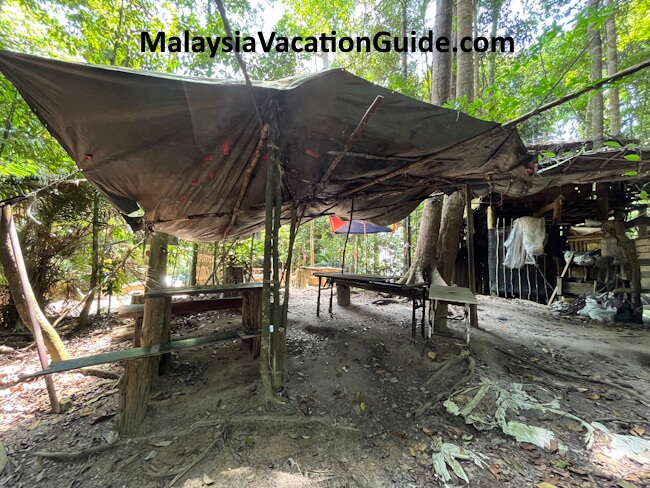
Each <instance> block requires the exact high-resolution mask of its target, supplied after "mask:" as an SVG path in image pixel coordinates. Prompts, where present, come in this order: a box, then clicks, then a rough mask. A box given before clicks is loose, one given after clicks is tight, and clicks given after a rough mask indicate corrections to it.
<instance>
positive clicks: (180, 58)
mask: <svg viewBox="0 0 650 488" xmlns="http://www.w3.org/2000/svg"><path fill="white" fill-rule="evenodd" d="M434 3H435V2H433V1H432V0H413V1H409V2H407V4H406V5H407V11H406V17H407V19H406V20H407V33H409V35H410V32H411V31H412V30H414V31H416V33H417V35H420V34H422V33H425V32H426V31H428V30H429V29H431V28H432V27H433V15H434ZM584 4H585V2H582V1H577V0H562V1H560V2H555V1H551V0H539V1H537V2H528V3H526V5H525V7H524V8H522V4H521V2H514V1H513V0H482V1H480V2H477V15H476V18H477V26H476V32H477V33H478V34H479V35H485V36H488V37H489V36H490V32H491V30H492V25H493V24H494V26H495V28H496V32H497V34H498V35H509V36H512V37H513V38H514V39H515V41H516V52H515V53H513V54H494V53H481V54H478V55H477V56H476V57H475V61H476V62H477V73H478V83H477V86H476V88H477V90H478V91H477V93H476V97H475V98H474V99H473V100H467V99H463V100H450V101H449V102H448V103H447V104H446V106H447V107H448V108H451V109H454V110H461V111H464V112H467V113H469V114H470V115H474V116H478V117H481V118H485V119H488V120H495V121H499V122H504V121H506V120H510V119H513V118H515V117H517V116H519V115H521V114H524V113H526V112H528V111H531V110H533V109H535V108H536V107H538V106H539V105H541V104H543V103H545V102H548V101H551V100H553V99H556V98H558V97H561V96H563V95H566V94H568V93H570V92H572V91H574V90H577V89H579V88H582V87H583V86H585V85H586V84H587V83H589V56H588V50H587V49H586V46H587V41H588V39H587V27H588V25H589V24H593V25H595V26H596V28H601V29H602V28H603V26H604V23H605V22H606V20H607V19H609V18H611V16H614V18H615V19H616V22H617V25H618V36H619V38H618V48H619V50H618V55H619V68H620V69H624V68H626V67H629V66H632V65H634V64H636V63H638V62H640V61H643V60H645V59H648V58H649V57H650V44H649V43H648V32H650V0H631V1H628V2H615V7H616V11H614V10H613V9H614V7H607V8H606V7H602V8H600V9H597V10H592V9H587V8H585V7H584ZM402 5H403V0H386V1H382V2H376V1H370V0H359V1H356V0H355V1H351V0H334V1H332V2H322V1H316V0H306V1H299V0H279V1H269V2H268V3H267V2H251V3H249V2H248V1H246V0H229V1H227V2H225V7H226V10H227V12H228V14H229V20H230V23H231V26H232V28H233V30H239V31H240V32H241V34H242V35H247V34H253V33H256V32H257V31H258V30H261V28H262V27H263V30H265V31H267V32H269V31H270V30H275V31H276V33H277V35H285V36H298V35H301V36H306V35H319V34H320V33H321V32H324V33H330V32H331V31H333V30H335V31H337V34H338V35H339V36H341V35H350V36H372V35H373V34H375V33H376V32H379V31H387V32H391V33H392V34H394V35H399V33H400V30H401V22H402ZM269 18H273V19H277V22H276V25H275V26H272V25H269V22H268V20H267V19H269ZM186 29H187V30H189V31H191V32H192V34H193V35H199V36H201V35H210V36H222V35H224V34H225V32H224V27H223V22H222V20H221V18H220V16H219V14H218V12H216V8H215V5H214V1H213V0H199V1H198V2H194V1H190V0H163V1H162V2H157V1H155V0H118V1H107V0H4V1H0V48H1V49H10V50H14V51H19V52H25V53H30V54H37V55H42V56H48V57H56V58H58V59H63V60H68V61H80V62H88V63H95V64H103V65H114V66H122V67H130V68H137V69H146V70H152V71H161V72H174V73H182V74H188V75H193V76H206V77H220V78H232V77H236V78H238V79H241V75H240V70H239V67H238V65H237V63H236V60H235V58H234V56H232V55H231V54H224V53H218V54H217V56H216V57H215V58H214V59H212V58H210V57H209V55H208V54H207V53H204V54H170V53H155V54H152V53H141V52H140V43H139V33H140V32H141V31H149V32H154V33H155V32H157V31H165V32H167V33H170V34H178V33H180V32H182V31H183V30H186ZM435 35H436V33H434V36H435ZM450 56H451V54H450ZM244 58H245V60H246V62H247V65H248V68H249V71H250V74H251V76H252V77H253V78H254V79H262V80H269V79H278V78H283V77H288V76H292V75H297V74H303V73H308V72H313V71H315V70H318V69H322V68H323V67H326V66H328V67H330V68H346V69H348V70H350V71H351V72H353V73H355V74H356V75H359V76H362V77H364V78H366V79H368V80H370V81H373V82H375V83H377V84H379V85H381V86H384V87H387V88H389V89H393V90H396V91H399V92H402V93H404V94H407V95H410V96H412V97H415V98H418V99H420V100H424V101H428V100H429V98H430V96H429V94H430V91H431V84H432V80H431V74H430V68H431V66H430V63H431V59H430V58H431V57H430V55H428V54H419V53H415V54H413V53H409V54H408V56H407V68H408V69H407V75H406V76H404V73H403V72H402V67H401V57H400V55H399V53H396V52H389V53H378V52H370V53H340V52H338V53H330V54H327V55H323V54H318V55H314V54H308V53H275V52H271V53H254V54H253V53H250V54H245V55H244ZM616 86H617V88H618V89H619V91H620V98H621V112H622V119H623V135H624V136H625V137H627V138H636V139H639V140H640V141H641V142H642V145H643V144H645V143H647V141H648V140H649V139H650V105H648V104H649V103H650V101H649V97H648V93H650V70H646V71H645V72H640V73H638V74H636V75H634V76H632V77H629V78H627V79H625V80H622V81H620V82H618V83H617V84H616ZM590 96H593V94H587V95H583V96H581V97H580V98H578V99H575V100H573V101H572V102H570V103H566V104H563V105H561V106H559V107H557V108H555V109H553V110H552V111H549V112H546V113H544V114H543V115H540V116H537V117H533V118H532V119H530V120H529V121H527V122H526V123H524V124H523V125H522V126H521V127H520V131H521V134H522V137H523V138H524V140H525V142H527V143H543V142H548V141H551V140H576V139H579V138H582V137H585V136H586V134H587V128H586V110H587V103H588V100H589V98H590ZM605 115H606V119H607V118H608V114H605ZM606 125H607V123H606ZM333 137H335V136H334V135H333ZM606 145H607V146H609V147H612V148H619V147H620V146H621V145H620V144H619V143H618V142H616V141H614V140H611V141H608V142H606ZM627 147H628V149H636V148H635V147H633V146H630V145H628V146H627ZM554 157H555V154H553V153H543V154H541V155H540V159H543V158H554ZM625 158H626V159H628V160H629V161H631V162H634V161H639V160H640V157H639V155H638V154H635V153H631V154H628V155H626V156H625ZM76 171H77V168H76V166H75V164H74V162H73V161H72V160H71V159H70V158H69V156H68V155H67V154H66V153H65V152H64V150H63V149H62V148H61V147H60V145H59V144H58V143H57V142H56V141H55V140H54V139H53V137H52V136H51V135H50V134H49V133H48V131H47V129H45V128H44V127H43V125H42V124H41V123H40V121H39V120H38V119H37V117H36V116H35V115H34V114H33V113H32V111H31V110H30V109H29V107H28V106H27V105H26V104H25V103H24V101H23V100H22V98H21V97H20V95H19V94H18V93H17V92H16V90H15V88H14V87H13V86H12V85H11V83H9V81H8V80H6V79H5V78H4V77H2V76H0V183H1V187H0V196H1V197H2V198H8V197H13V196H16V195H22V194H26V193H28V192H32V191H35V190H37V189H38V188H40V187H43V186H45V185H48V184H50V183H51V182H52V181H53V180H55V179H56V178H59V177H61V175H68V174H73V173H75V172H76ZM627 175H628V176H637V172H636V171H631V172H629V173H627ZM92 191H93V190H92V189H90V188H89V187H88V185H79V186H78V187H76V188H75V187H73V186H69V187H65V189H64V187H54V188H52V189H51V190H47V191H43V192H42V193H39V194H38V196H37V197H35V198H32V199H30V200H27V201H25V202H24V203H22V204H21V206H20V207H19V208H18V209H17V215H18V216H19V223H20V226H21V230H22V232H23V235H24V238H25V242H26V244H27V249H28V254H29V260H30V262H31V264H30V266H32V268H33V269H36V268H38V266H39V265H41V266H43V264H42V263H46V267H47V270H48V271H47V273H46V274H45V275H43V277H42V280H43V283H45V284H44V285H43V286H44V287H45V288H47V287H50V289H54V290H58V291H60V286H59V285H57V284H60V283H66V284H68V285H70V288H71V289H83V288H84V283H87V280H88V277H89V275H90V262H91V260H90V254H89V253H90V251H89V249H90V244H89V242H90V241H89V231H90V225H91V219H92V211H91V209H92V196H91V195H92ZM642 192H645V190H642ZM640 197H641V199H642V200H645V199H647V193H642V194H641V195H640ZM101 215H102V217H101V219H100V220H102V230H101V232H100V236H101V239H100V240H101V261H102V263H103V265H102V266H103V268H102V272H103V273H108V272H111V271H112V270H114V268H115V266H117V265H118V264H119V263H120V262H121V256H122V255H123V253H124V252H125V250H126V249H127V248H128V247H129V245H132V243H133V242H134V236H133V234H132V232H131V231H130V230H129V229H128V228H127V227H126V226H125V225H124V224H123V222H122V220H121V218H120V217H119V216H117V214H116V213H114V211H113V210H112V209H110V208H109V207H108V206H107V205H106V204H105V203H103V204H102V209H101ZM419 215H421V207H420V209H418V210H417V211H415V212H414V213H413V216H412V222H413V224H412V225H413V235H414V236H415V235H417V231H418V226H419ZM314 225H315V239H314V247H315V263H316V264H317V265H320V266H333V267H337V266H339V265H340V263H341V258H342V247H343V242H344V240H345V236H340V235H333V234H332V233H331V231H330V229H329V223H328V220H327V218H319V219H316V221H315V224H314ZM288 233H289V231H288V228H286V227H285V228H283V229H282V230H281V237H282V240H281V242H282V243H283V245H284V246H285V247H284V248H282V249H281V259H282V260H286V259H287V257H288V249H287V248H286V245H287V242H288ZM402 246H403V241H402V237H401V230H398V231H396V232H395V233H394V234H392V235H387V234H379V235H369V236H367V237H364V236H360V237H357V236H351V238H350V240H349V243H348V251H347V253H346V264H347V267H348V268H349V269H355V270H358V271H362V272H363V271H368V272H372V273H389V274H393V273H397V272H399V271H400V270H401V267H402V258H401V256H402V250H403V248H402ZM262 247H263V240H262V239H261V238H260V237H259V236H257V238H255V239H254V240H251V239H248V238H247V239H238V240H236V241H234V242H233V241H228V242H226V243H218V244H202V245H201V252H203V253H207V254H208V255H212V256H216V257H217V261H219V262H220V263H221V264H220V268H219V269H218V270H217V279H219V278H221V277H222V269H223V266H226V265H235V266H244V267H246V269H248V270H250V269H252V268H253V267H259V266H260V265H261V256H262ZM55 249H59V250H58V251H57V252H54V250H55ZM309 249H310V246H309V225H308V224H307V225H303V226H302V227H301V228H300V229H299V230H298V233H297V236H296V247H295V253H294V257H293V263H292V264H293V266H294V267H296V266H300V265H304V264H308V262H309V258H310V257H309V256H308V254H309ZM53 252H54V253H53ZM305 253H307V259H305ZM251 256H252V259H251ZM191 259H192V246H191V243H187V242H178V243H176V244H173V245H172V246H170V254H169V268H168V269H169V270H170V271H169V275H170V277H172V278H173V279H175V280H178V281H181V282H183V283H187V282H188V280H189V268H190V264H191ZM41 261H42V263H41ZM142 261H143V256H138V259H137V260H134V261H133V266H132V269H131V271H133V272H131V271H129V272H127V273H126V274H123V273H122V274H120V273H118V276H117V277H116V279H115V283H114V284H113V286H118V284H119V283H121V282H124V281H130V280H133V278H134V277H135V276H137V274H134V272H135V273H137V272H138V271H137V270H136V269H135V268H136V267H137V266H138V265H141V264H142ZM39 263H40V264H39ZM139 272H140V273H141V270H140V271H139ZM48 273H49V274H48ZM43 293H45V291H43Z"/></svg>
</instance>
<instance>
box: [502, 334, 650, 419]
mask: <svg viewBox="0 0 650 488" xmlns="http://www.w3.org/2000/svg"><path fill="white" fill-rule="evenodd" d="M493 347H494V349H496V350H497V351H499V352H500V353H502V354H505V355H506V356H510V357H511V358H514V359H516V360H517V361H520V362H522V363H524V364H526V365H528V366H531V367H533V368H535V369H538V370H540V371H544V372H545V373H549V374H552V375H554V376H561V377H564V378H570V379H573V380H577V381H587V382H590V383H596V384H599V385H606V386H610V387H612V388H616V389H618V390H621V391H622V392H625V393H627V394H628V395H630V396H631V397H633V398H634V399H635V400H636V401H638V402H639V403H641V404H643V405H645V406H646V407H650V403H648V401H647V400H646V397H645V396H643V395H641V394H639V393H637V392H636V391H634V390H633V389H632V388H631V387H629V386H624V385H621V384H620V383H615V382H613V381H610V380H601V379H598V378H593V377H591V376H582V375H579V374H576V373H571V372H570V371H564V370H561V369H553V368H550V367H548V366H542V365H541V364H537V363H534V362H532V361H529V360H527V359H525V358H523V357H521V356H516V355H515V354H513V353H511V352H508V351H506V350H505V349H502V348H500V347H497V346H493Z"/></svg>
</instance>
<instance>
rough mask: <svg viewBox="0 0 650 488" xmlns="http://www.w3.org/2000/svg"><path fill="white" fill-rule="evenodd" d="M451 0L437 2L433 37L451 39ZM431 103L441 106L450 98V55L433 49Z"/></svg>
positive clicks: (438, 0)
mask: <svg viewBox="0 0 650 488" xmlns="http://www.w3.org/2000/svg"><path fill="white" fill-rule="evenodd" d="M452 8H453V0H437V2H436V18H435V21H434V26H433V29H434V36H435V37H443V36H444V37H446V38H448V39H450V38H451V24H452V14H453V12H452ZM431 78H432V85H431V103H432V104H434V105H443V104H445V103H446V102H447V100H449V99H450V98H451V94H450V89H451V55H450V53H441V52H438V51H437V50H435V49H434V51H433V53H432V67H431Z"/></svg>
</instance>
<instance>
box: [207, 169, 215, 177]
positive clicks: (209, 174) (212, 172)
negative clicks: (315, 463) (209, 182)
mask: <svg viewBox="0 0 650 488" xmlns="http://www.w3.org/2000/svg"><path fill="white" fill-rule="evenodd" d="M208 178H210V179H212V178H214V171H212V170H210V171H208Z"/></svg>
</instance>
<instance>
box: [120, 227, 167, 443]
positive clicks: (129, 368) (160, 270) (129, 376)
mask: <svg viewBox="0 0 650 488" xmlns="http://www.w3.org/2000/svg"><path fill="white" fill-rule="evenodd" d="M167 242H168V236H167V235H166V234H160V233H155V234H154V235H153V237H152V238H151V242H150V245H149V269H148V272H147V283H146V285H147V288H148V289H154V288H162V287H164V285H165V283H164V276H165V274H166V269H167ZM170 322H171V300H170V299H168V298H145V300H144V316H143V319H142V330H141V333H140V346H143V347H146V346H152V345H155V344H162V343H166V342H169V340H170V325H171V324H170ZM163 357H164V358H165V359H163V358H162V357H158V356H154V357H148V358H142V359H132V360H129V361H127V362H126V365H125V367H124V376H123V378H122V381H121V383H120V392H119V413H120V416H119V419H118V423H117V428H118V431H119V432H120V434H131V433H133V432H135V431H136V430H137V429H138V427H139V426H140V425H141V424H142V422H143V421H144V418H145V415H146V413H147V406H148V404H149V394H150V392H151V385H152V383H153V380H154V378H155V377H156V376H157V375H158V373H159V371H160V369H159V368H161V366H162V369H163V370H165V369H166V368H167V367H168V365H169V361H170V360H171V356H170V355H169V354H166V355H163Z"/></svg>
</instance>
